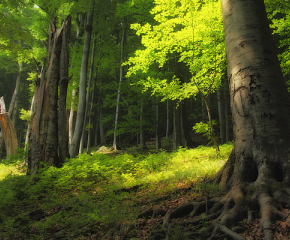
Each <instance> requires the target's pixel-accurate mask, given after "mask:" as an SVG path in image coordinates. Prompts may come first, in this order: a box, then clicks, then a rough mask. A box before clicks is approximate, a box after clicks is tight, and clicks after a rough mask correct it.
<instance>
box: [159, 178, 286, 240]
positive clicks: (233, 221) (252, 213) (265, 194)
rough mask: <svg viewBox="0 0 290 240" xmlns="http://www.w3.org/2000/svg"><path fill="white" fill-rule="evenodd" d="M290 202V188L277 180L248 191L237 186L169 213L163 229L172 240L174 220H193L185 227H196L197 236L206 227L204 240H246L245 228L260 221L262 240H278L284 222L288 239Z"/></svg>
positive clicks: (258, 181) (254, 186) (250, 186)
mask: <svg viewBox="0 0 290 240" xmlns="http://www.w3.org/2000/svg"><path fill="white" fill-rule="evenodd" d="M242 186H243V187H242ZM289 199H290V188H288V187H286V188H285V187H284V186H283V183H278V182H277V181H275V180H273V179H272V180H269V179H268V180H267V181H266V182H265V181H262V180H261V179H258V180H257V181H256V182H254V183H251V184H248V186H247V187H246V188H245V187H244V185H237V184H235V185H233V186H232V188H231V189H230V190H229V191H228V192H227V193H226V194H225V195H224V196H205V197H204V198H202V199H199V200H196V201H194V202H191V203H187V204H185V205H182V206H180V207H177V208H175V209H172V210H169V211H168V212H167V214H166V215H165V217H164V220H163V228H164V229H166V233H167V239H170V236H169V235H170V229H171V228H172V225H171V224H170V221H171V220H172V219H176V218H183V219H188V220H189V219H191V220H189V221H185V223H186V224H187V225H192V226H195V230H194V232H196V233H195V234H197V233H198V232H201V231H202V229H205V226H206V230H205V231H204V232H203V233H202V235H203V237H202V238H204V239H223V238H224V237H225V236H228V237H230V239H234V240H245V239H246V236H245V230H244V227H245V226H246V225H245V224H247V225H248V226H250V225H252V224H253V222H254V221H255V222H257V221H259V225H260V230H261V233H262V235H263V238H262V239H266V240H268V239H269V240H270V239H274V235H275V228H274V227H275V224H276V225H277V224H278V223H277V221H282V222H283V223H284V224H282V225H283V226H284V229H283V227H282V230H281V231H282V232H283V231H284V233H285V234H286V235H285V239H286V237H288V236H289V232H290V217H289V211H288V210H287V208H289V205H290V201H289ZM278 225H279V224H278ZM241 226H243V227H241ZM198 229H199V230H198ZM241 232H243V234H242V233H241ZM279 234H280V235H279V236H280V237H279V239H283V237H282V235H283V233H281V232H280V233H279Z"/></svg>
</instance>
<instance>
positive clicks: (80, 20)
mask: <svg viewBox="0 0 290 240" xmlns="http://www.w3.org/2000/svg"><path fill="white" fill-rule="evenodd" d="M75 21H76V27H77V34H76V40H75V46H76V49H78V46H79V45H80V42H81V38H82V36H83V35H84V33H85V25H86V14H85V13H78V14H77V16H76V18H75ZM76 52H78V50H76ZM73 84H74V83H73ZM76 97H77V90H76V89H75V88H73V90H72V102H71V107H70V114H69V122H68V125H69V126H68V143H69V147H70V145H71V143H72V139H73V135H74V130H75V125H76V117H77V112H76V109H75V106H74V100H75V99H76Z"/></svg>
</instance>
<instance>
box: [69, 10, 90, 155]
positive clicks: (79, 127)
mask: <svg viewBox="0 0 290 240" xmlns="http://www.w3.org/2000/svg"><path fill="white" fill-rule="evenodd" d="M93 16H94V9H93V8H92V9H91V10H89V12H88V18H87V25H86V29H85V40H84V48H83V56H82V66H81V73H80V87H79V105H78V113H77V119H76V125H75V130H74V134H73V138H72V142H71V145H70V148H69V154H70V157H72V158H74V157H76V156H77V154H78V151H79V146H80V141H81V137H82V132H83V125H84V116H85V109H86V85H87V69H88V61H89V51H90V43H91V35H92V24H93Z"/></svg>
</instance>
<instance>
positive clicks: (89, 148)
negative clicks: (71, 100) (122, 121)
mask: <svg viewBox="0 0 290 240" xmlns="http://www.w3.org/2000/svg"><path fill="white" fill-rule="evenodd" d="M96 81H97V69H96V72H95V76H94V81H93V89H92V98H91V106H90V116H89V126H90V127H89V129H88V144H87V154H90V153H91V141H92V139H91V138H92V137H91V133H92V129H91V124H92V113H93V108H94V95H95V86H96Z"/></svg>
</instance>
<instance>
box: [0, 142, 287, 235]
mask: <svg viewBox="0 0 290 240" xmlns="http://www.w3.org/2000/svg"><path fill="white" fill-rule="evenodd" d="M152 147H154V146H152ZM231 149H232V144H231V143H227V144H224V145H221V146H220V150H221V155H220V157H219V158H217V156H216V152H215V148H214V147H207V146H200V147H198V148H195V149H184V148H181V149H179V150H178V151H166V150H162V151H161V152H160V153H158V154H156V153H155V151H154V150H148V151H146V152H140V150H139V148H138V147H132V148H128V149H126V150H123V151H118V152H111V151H108V150H107V148H104V147H103V148H101V150H100V151H97V150H95V151H93V152H92V154H91V155H87V154H81V155H80V156H79V157H78V158H75V159H70V160H68V161H67V162H66V163H65V164H64V166H63V167H62V168H54V167H46V168H44V170H43V171H42V172H41V173H40V174H39V175H38V176H34V177H32V178H31V177H30V176H26V175H25V171H26V164H25V163H24V162H23V161H24V160H23V154H24V155H25V153H23V152H22V153H19V156H17V157H16V158H13V159H11V160H9V161H7V160H2V162H0V239H17V240H18V239H104V240H105V239H131V240H137V239H151V240H155V239H156V240H158V239H165V238H166V230H164V229H163V228H162V223H163V218H164V216H165V214H166V212H167V211H168V210H169V209H172V208H175V207H177V206H181V205H182V204H185V203H186V202H190V201H193V200H196V199H199V198H202V197H204V196H207V195H209V194H210V195H212V194H218V193H219V192H220V189H219V187H218V186H217V185H216V184H215V183H211V182H210V181H208V179H209V178H210V177H211V176H212V175H213V174H215V173H216V172H217V171H218V170H219V169H220V168H221V167H222V166H223V164H224V163H225V161H226V160H227V159H228V156H229V154H230V152H231ZM202 218H203V220H202V221H201V224H199V225H198V226H195V225H194V224H193V222H194V221H193V220H194V219H191V218H182V219H180V218H179V219H173V220H172V221H171V225H170V228H169V230H167V231H169V235H170V239H180V240H185V239H202V233H203V232H204V231H205V229H206V228H207V226H208V225H209V224H210V220H209V219H207V217H206V215H202ZM276 227H277V234H276V237H278V238H277V239H283V238H282V235H283V236H286V235H285V234H287V233H289V232H290V231H289V224H288V225H287V224H286V223H283V222H280V223H278V225H277V226H276ZM239 228H240V232H241V235H243V236H245V237H248V239H263V238H262V235H261V233H260V231H259V223H258V220H256V222H254V223H251V224H247V223H246V222H245V221H243V222H241V223H240V226H239ZM279 234H280V235H279ZM279 236H280V237H281V238H280V237H279ZM288 236H289V235H288ZM221 239H228V238H227V237H226V236H221ZM285 239H286V238H285ZM287 239H288V238H287Z"/></svg>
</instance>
